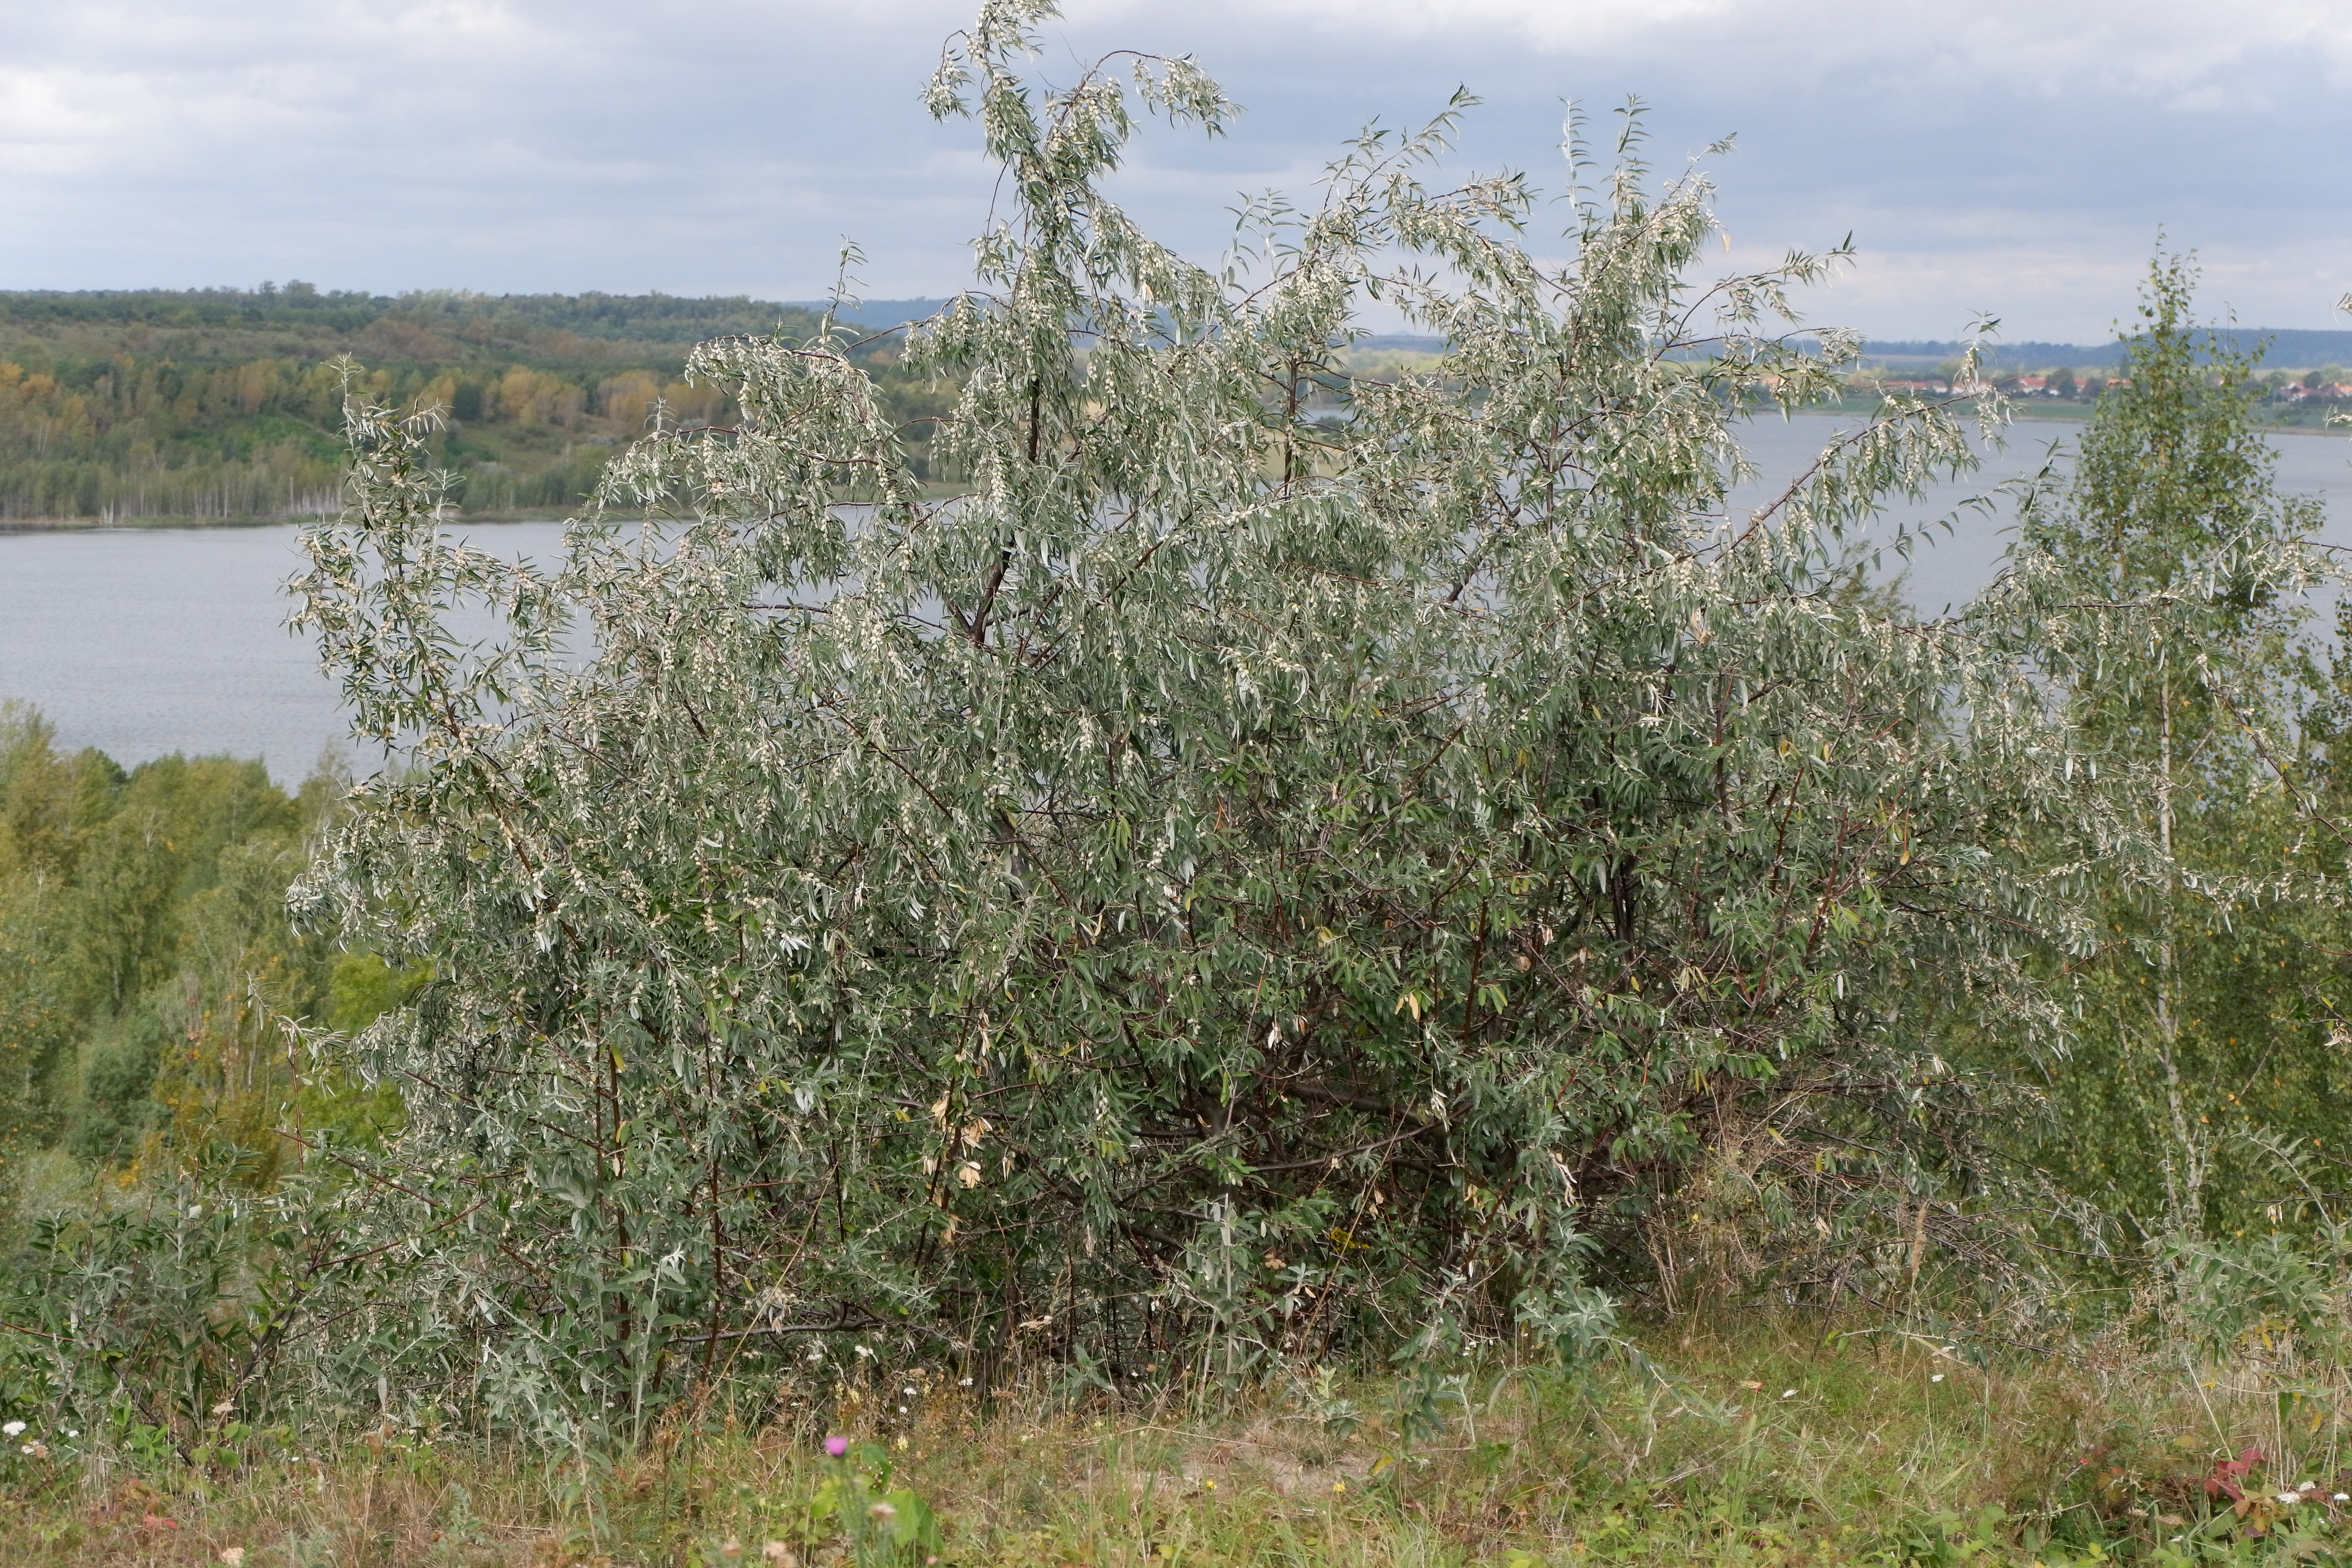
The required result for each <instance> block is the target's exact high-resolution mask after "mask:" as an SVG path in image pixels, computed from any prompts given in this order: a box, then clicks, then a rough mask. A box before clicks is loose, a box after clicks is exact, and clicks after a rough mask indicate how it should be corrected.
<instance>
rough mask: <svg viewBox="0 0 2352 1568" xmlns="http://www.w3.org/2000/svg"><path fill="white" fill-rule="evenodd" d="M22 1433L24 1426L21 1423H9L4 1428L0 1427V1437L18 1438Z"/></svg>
mask: <svg viewBox="0 0 2352 1568" xmlns="http://www.w3.org/2000/svg"><path fill="white" fill-rule="evenodd" d="M24 1433H25V1424H24V1423H23V1422H22V1421H11V1422H9V1423H8V1424H7V1425H6V1426H0V1437H20V1436H24Z"/></svg>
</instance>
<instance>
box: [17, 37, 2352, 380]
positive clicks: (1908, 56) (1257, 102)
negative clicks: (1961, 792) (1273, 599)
mask: <svg viewBox="0 0 2352 1568" xmlns="http://www.w3.org/2000/svg"><path fill="white" fill-rule="evenodd" d="M970 9H971V5H970V3H969V0H832V3H830V4H814V3H811V0H364V3H363V0H51V3H47V4H43V3H38V0H12V3H9V4H6V5H0V287H9V288H62V289H82V288H110V287H129V286H149V285H160V286H169V287H190V286H198V285H208V284H237V285H251V284H254V283H257V282H259V281H260V280H262V279H279V280H283V279H289V278H302V279H310V280H311V281H314V282H316V283H318V284H320V285H321V286H322V287H328V288H356V289H374V290H379V291H385V292H393V291H398V290H402V289H420V288H468V289H484V290H488V291H492V292H503V291H539V290H562V291H565V292H576V291H580V290H583V289H608V290H614V291H624V292H634V291H638V290H644V289H662V290H666V291H667V292H671V293H686V294H699V293H751V294H754V295H759V296H763V297H767V298H772V299H775V298H783V299H799V298H808V297H811V296H814V295H818V294H821V293H823V292H824V289H825V287H826V285H827V284H828V282H829V281H830V279H831V274H832V258H833V256H834V254H835V250H836V248H837V247H838V246H839V243H840V241H841V238H842V237H844V236H848V237H854V238H855V239H856V240H857V241H858V242H859V243H860V244H862V245H863V246H864V247H865V249H866V252H867V254H868V255H869V257H870V258H871V261H870V263H869V265H868V267H867V268H866V282H867V289H866V292H867V294H868V295H869V296H870V297H890V296H904V295H917V294H938V293H944V292H947V291H949V290H951V289H954V288H955V287H957V286H958V285H959V284H961V282H962V281H963V280H964V279H965V277H966V273H967V262H966V251H965V249H964V242H965V241H966V240H967V239H968V238H969V237H970V236H971V232H972V231H973V230H974V228H975V227H976V226H977V225H978V222H979V220H980V217H981V215H982V212H983V211H984V210H985V207H986V204H987V199H988V195H989V183H990V182H989V176H988V172H987V171H986V169H985V168H983V167H982V164H981V163H980V162H979V160H978V159H977V158H976V156H975V155H974V151H973V147H974V140H975V138H974V134H973V132H972V128H971V126H970V125H968V124H962V123H950V124H948V125H944V126H940V125H934V124H933V123H931V122H930V121H929V120H928V119H927V118H926V117H925V116H924V114H923V113H922V110H920V108H919V105H918V103H917V101H916V95H917V92H918V91H919V88H920V86H921V84H922V81H923V79H925V77H926V76H927V75H928V73H929V68H930V67H931V65H932V63H933V61H934V60H935V59H936V57H937V54H938V50H939V46H940V39H941V38H942V37H943V36H944V35H945V34H946V33H948V32H949V31H950V30H951V29H952V28H953V27H955V26H957V25H958V24H959V23H961V21H963V20H965V19H967V17H968V15H969V12H970ZM1110 47H1143V48H1148V49H1152V50H1158V51H1162V52H1168V53H1183V52H1190V53H1192V54H1194V55H1195V56H1197V57H1198V58H1200V60H1201V61H1202V64H1203V65H1204V66H1206V67H1207V68H1209V69H1210V71H1211V72H1212V74H1213V75H1215V76H1216V77H1217V78H1218V79H1220V80H1222V81H1223V83H1224V84H1225V86H1226V87H1227V89H1228V90H1229V91H1231V92H1232V94H1233V95H1234V97H1235V98H1236V99H1238V100H1240V101H1241V102H1242V103H1243V104H1244V106H1245V108H1246V109H1247V110H1248V113H1247V114H1246V115H1245V116H1244V118H1243V119H1242V120H1241V121H1239V122H1238V123H1237V124H1236V125H1235V127H1234V133H1233V134H1232V135H1231V136H1230V137H1229V138H1227V139H1226V140H1224V141H1223V142H1214V143H1210V142H1204V141H1203V140H1202V138H1201V137H1200V136H1199V135H1198V134H1197V133H1193V132H1170V131H1167V130H1165V129H1164V128H1155V129H1154V130H1153V131H1151V132H1148V133H1147V134H1146V136H1145V137H1144V138H1143V140H1142V142H1141V143H1140V144H1139V147H1138V148H1137V149H1136V152H1135V155H1134V158H1133V160H1132V163H1131V164H1130V168H1129V172H1128V173H1127V174H1125V175H1123V176H1122V180H1121V192H1122V195H1123V196H1124V197H1125V199H1126V200H1127V201H1128V202H1129V205H1130V206H1131V207H1132V208H1133V209H1134V210H1135V211H1136V212H1137V213H1138V214H1139V216H1141V217H1142V218H1143V219H1144V220H1145V221H1146V222H1147V223H1148V224H1150V225H1152V226H1156V227H1157V228H1159V229H1160V231H1161V232H1163V233H1165V234H1167V235H1169V236H1170V237H1173V238H1176V239H1177V240H1179V241H1180V242H1181V243H1182V244H1183V245H1184V246H1185V247H1187V248H1189V249H1192V250H1193V251H1195V252H1197V253H1199V254H1201V255H1202V256H1203V257H1204V258H1205V257H1208V256H1212V255H1213V254H1214V252H1215V250H1216V248H1217V247H1218V246H1219V244H1220V243H1221V242H1222V239H1223V236H1224V234H1225V233H1226V229H1227V223H1226V219H1225V217H1224V216H1223V209H1224V208H1225V206H1226V205H1228V204H1229V203H1230V202H1231V201H1232V200H1233V199H1234V196H1235V195H1236V194H1237V193H1239V192H1242V191H1254V190H1260V189H1264V188H1265V187H1267V186H1283V187H1287V188H1292V189H1303V188H1305V187H1306V186H1307V184H1310V183H1311V181H1312V179H1313V177H1314V174H1315V172H1316V171H1317V169H1318V168H1319V166H1320V165H1321V163H1323V161H1324V159H1325V158H1326V157H1327V156H1328V154H1329V153H1330V151H1331V150H1332V148H1333V147H1334V146H1335V145H1336V144H1337V142H1339V140H1340V139H1341V138H1343V137H1344V136H1346V135H1348V134H1349V132H1352V131H1353V130H1355V129H1356V128H1357V127H1358V126H1360V124H1361V123H1362V122H1364V121H1367V120H1369V119H1371V118H1374V117H1380V118H1381V119H1384V120H1386V121H1390V122H1391V123H1394V122H1399V121H1419V120H1421V119H1423V118H1425V117H1426V116H1427V115H1428V114H1430V113H1431V112H1433V110H1436V109H1438V108H1439V107H1440V106H1441V105H1442V104H1443V103H1444V100H1445V98H1446V96H1447V95H1448V94H1449V93H1450V92H1451V91H1452V90H1453V89H1454V87H1455V85H1456V84H1463V85H1466V86H1468V87H1469V88H1470V89H1472V90H1473V91H1475V92H1476V93H1478V94H1479V95H1480V96H1481V97H1482V98H1483V99H1484V100H1485V105H1484V107H1483V108H1481V109H1480V110H1476V111H1475V113H1474V115H1473V117H1472V119H1471V121H1470V122H1469V125H1468V127H1467V130H1466V133H1465V136H1464V137H1463V139H1462V145H1461V152H1460V158H1459V162H1460V163H1461V164H1462V165H1463V166H1464V167H1465V168H1470V167H1476V168H1493V167H1496V166H1498V165H1511V166H1515V167H1519V168H1524V169H1528V170H1529V171H1531V172H1532V173H1534V174H1536V175H1537V176H1538V178H1539V179H1540V180H1542V181H1544V182H1546V183H1548V184H1555V185H1556V184H1558V177H1557V167H1558V164H1557V157H1556V154H1555V153H1554V152H1553V146H1554V144H1555V142H1557V140H1558V130H1559V120H1560V101H1561V100H1563V99H1573V100H1577V101H1578V102H1580V103H1582V104H1585V105H1588V106H1590V107H1591V109H1592V110H1595V111H1596V112H1602V111H1605V110H1607V109H1608V108H1609V107H1610V106H1612V104H1614V103H1616V102H1618V101H1620V100H1622V99H1623V98H1624V97H1625V96H1626V95H1627V94H1629V93H1633V94H1639V95H1640V96H1641V97H1643V99H1644V100H1647V101H1648V102H1649V103H1650V104H1652V105H1653V106H1654V113H1653V115H1652V119H1651V123H1652V126H1653V128H1654V141H1653V143H1652V151H1653V153H1654V156H1655V157H1656V159H1657V161H1658V162H1659V163H1660V164H1661V165H1662V167H1664V168H1666V169H1670V170H1671V169H1679V168H1680V167H1681V166H1682V164H1683V162H1684V160H1685V158H1686V157H1687V156H1688V155H1690V154H1692V153H1696V152H1697V151H1698V150H1699V149H1701V148H1703V147H1704V146H1705V145H1706V143H1707V142H1711V141H1713V140H1714V139H1715V138H1717V137H1718V136H1721V135H1724V134H1726V133H1727V132H1737V133H1738V150H1737V152H1736V153H1733V154H1732V155H1730V156H1729V157H1727V158H1725V159H1722V160H1719V161H1717V163H1715V165H1714V166H1713V176H1714V178H1715V179H1716V181H1717V185H1718V187H1719V197H1718V202H1717V210H1718V212H1719V214H1720V216H1721V217H1722V219H1723V221H1724V224H1725V226H1726V227H1727V230H1728V234H1729V237H1730V240H1731V241H1732V244H1733V247H1734V248H1733V251H1732V254H1731V255H1730V256H1729V257H1728V258H1726V264H1727V265H1735V264H1738V263H1739V262H1762V261H1766V260H1769V259H1770V258H1773V257H1776V256H1777V255H1778V254H1779V253H1780V252H1781V251H1782V250H1784V249H1785V248H1787V247H1791V246H1797V247H1807V248H1820V247H1827V246H1830V245H1832V244H1834V243H1836V242H1837V241H1838V240H1839V239H1840V238H1842V237H1843V236H1844V235H1845V234H1847V233H1848V232H1849V231H1851V232H1852V233H1853V237H1854V240H1855V243H1856V244H1857V245H1858V247H1860V249H1861V251H1862V254H1863V261H1862V263H1861V265H1860V266H1859V267H1858V268H1856V269H1854V271H1853V273H1852V274H1851V275H1850V276H1849V277H1848V278H1847V279H1844V280H1843V282H1841V283H1840V284H1838V285H1837V286H1836V287H1835V288H1832V289H1826V290H1822V291H1821V292H1819V293H1817V294H1816V295H1814V296H1812V297H1811V299H1810V300H1809V301H1808V303H1809V308H1810V314H1811V317H1812V319H1814V320H1816V321H1823V322H1834V323H1838V324H1843V325H1850V326H1853V327H1857V328H1860V329H1862V330H1863V331H1866V332H1868V333H1871V334H1873V335H1874V336H1878V337H1882V338H1887V337H1938V338H1942V337H1951V336H1954V335H1957V334H1958V332H1959V331H1961V330H1962V329H1963V328H1964V327H1965V325H1966V324H1967V322H1968V321H1969V318H1970V317H1971V316H1972V315H1973V314H1974V313H1976V312H1979V311H1985V312H1990V313H1991V314H1994V315H1997V316H1999V317H2000V318H2001V319H2002V321H2003V335H2004V336H2005V337H2008V338H2010V339H2011V340H2012V341H2017V340H2024V339H2047V340H2056V341H2072V342H2095V341H2098V340H2100V339H2103V338H2104V337H2105V335H2106V334H2107V331H2108V330H2109V328H2110V326H2111V324H2112V323H2113V322H2114V321H2116V318H2118V317H2119V316H2122V315H2124V314H2125V313H2126V312H2127V311H2128V310H2129V309H2130V306H2131V303H2132V299H2133V289H2134V287H2135V284H2136V281H2137V278H2138V276H2139V275H2140V273H2141V272H2142V271H2143V270H2144V268H2145V265H2146V261H2147V254H2148V251H2149V249H2150V247H2151V246H2152V245H2153V243H2154V241H2155V238H2156V235H2157V231H2158V226H2159V225H2161V226H2164V227H2165V228H2166V229H2167V230H2168V233H2169V234H2170V236H2171V237H2172V239H2173V240H2174V241H2175V242H2176V243H2177V244H2179V245H2180V246H2184V247H2194V248H2196V249H2197V250H2198V251H2199V252H2200V256H2201V257H2202V258H2203V262H2204V267H2205V277H2206V287H2205V293H2204V296H2203V302H2204V304H2205V306H2206V307H2207V309H2208V310H2209V311H2210V312H2211V313H2213V314H2216V315H2233V316H2234V318H2235V319H2236V320H2237V321H2240V322H2241V323H2242V324H2244V325H2249V326H2273V327H2327V326H2352V320H2347V318H2344V317H2341V316H2338V315H2337V314H2336V311H2335V309H2334V306H2335V301H2336V300H2337V299H2338V298H2339V297H2340V296H2342V295H2343V294H2344V293H2345V292H2346V291H2347V289H2352V244H2347V240H2352V210H2347V208H2348V207H2352V204H2347V195H2352V151H2347V149H2352V92H2348V91H2347V89H2352V0H2227V3H2223V0H1974V3H1972V4H1968V5H1921V4H1902V3H1899V0H1181V3H1172V0H1069V4H1067V5H1066V17H1065V20H1063V21H1062V22H1060V23H1057V24H1055V25H1054V26H1052V27H1051V28H1050V29H1049V32H1048V47H1047V50H1046V54H1045V57H1044V58H1043V59H1042V60H1041V62H1040V68H1041V69H1042V70H1043V71H1044V72H1045V73H1046V74H1047V75H1048V76H1049V77H1052V78H1055V79H1062V80H1066V79H1069V78H1070V77H1071V76H1073V75H1075V74H1076V70H1077V68H1078V63H1079V62H1080V61H1082V60H1085V59H1088V58H1093V57H1094V56H1095V55H1097V54H1098V53H1100V52H1101V51H1103V50H1104V49H1106V48H1110Z"/></svg>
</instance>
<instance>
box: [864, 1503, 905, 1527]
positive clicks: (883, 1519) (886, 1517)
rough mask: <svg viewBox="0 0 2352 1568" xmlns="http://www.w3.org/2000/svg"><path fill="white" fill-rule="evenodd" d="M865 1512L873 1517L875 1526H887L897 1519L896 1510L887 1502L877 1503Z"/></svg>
mask: <svg viewBox="0 0 2352 1568" xmlns="http://www.w3.org/2000/svg"><path fill="white" fill-rule="evenodd" d="M866 1512H867V1513H869V1514H871V1515H872V1516H873V1518H874V1522H875V1523H877V1524H887V1523H889V1522H890V1521H892V1520H894V1519H896V1518H898V1510H897V1509H895V1508H892V1507H891V1506H890V1505H889V1504H888V1503H887V1502H877V1503H876V1504H875V1505H874V1506H873V1507H872V1508H869V1509H867V1510H866Z"/></svg>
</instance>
